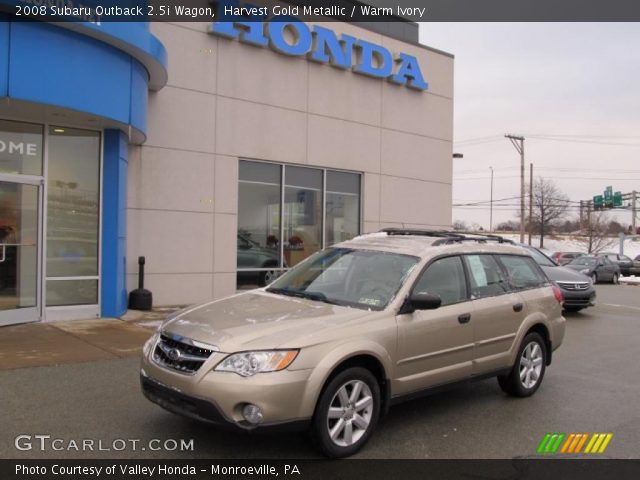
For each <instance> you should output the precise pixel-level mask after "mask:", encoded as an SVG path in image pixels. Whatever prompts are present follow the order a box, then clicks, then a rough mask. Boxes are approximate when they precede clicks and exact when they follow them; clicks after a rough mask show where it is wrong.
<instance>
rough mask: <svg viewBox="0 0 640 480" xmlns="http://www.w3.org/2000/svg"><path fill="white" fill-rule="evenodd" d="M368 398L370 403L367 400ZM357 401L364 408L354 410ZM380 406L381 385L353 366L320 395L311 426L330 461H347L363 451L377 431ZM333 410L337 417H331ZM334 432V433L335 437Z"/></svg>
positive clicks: (321, 448)
mask: <svg viewBox="0 0 640 480" xmlns="http://www.w3.org/2000/svg"><path fill="white" fill-rule="evenodd" d="M355 387H358V389H359V390H358V393H357V396H356V397H357V398H352V397H353V396H354V395H355V394H356V392H354V390H355ZM341 393H343V394H346V396H343V395H341ZM367 398H370V400H369V401H366V400H367ZM354 400H355V403H356V405H357V404H358V403H361V404H362V405H363V407H361V408H360V409H358V407H357V406H356V407H355V408H353V406H352V405H353V401H354ZM380 403H381V402H380V386H379V385H378V381H377V380H376V378H375V377H374V376H373V374H372V373H371V372H370V371H369V370H367V369H366V368H362V367H353V368H349V369H347V370H344V371H343V372H340V373H339V374H338V375H336V376H335V377H334V378H333V379H332V380H331V381H330V382H329V384H328V385H327V386H326V387H325V389H324V390H323V392H322V394H321V395H320V398H319V400H318V404H317V405H316V411H315V414H314V416H313V422H312V427H311V428H312V435H313V438H314V440H315V442H316V443H317V445H318V447H319V449H320V450H321V451H322V453H323V454H324V455H326V456H327V457H329V458H344V457H348V456H350V455H353V454H354V453H356V452H357V451H358V450H360V449H361V448H362V447H363V446H364V445H365V443H367V441H368V440H369V438H370V437H371V434H372V433H373V431H374V430H375V428H376V424H377V423H378V418H379V416H380ZM365 405H366V406H365ZM330 409H331V410H332V415H335V416H336V417H335V418H329V412H330ZM332 430H335V434H334V436H333V438H332V435H331V431H332ZM349 431H351V438H350V439H349V437H348V432H349Z"/></svg>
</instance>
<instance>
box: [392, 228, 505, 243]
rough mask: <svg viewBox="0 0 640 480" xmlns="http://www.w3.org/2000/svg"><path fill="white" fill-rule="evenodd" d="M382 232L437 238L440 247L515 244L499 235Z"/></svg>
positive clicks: (423, 231) (435, 231)
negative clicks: (467, 244)
mask: <svg viewBox="0 0 640 480" xmlns="http://www.w3.org/2000/svg"><path fill="white" fill-rule="evenodd" d="M380 231H381V232H384V233H386V234H387V235H417V236H424V237H437V238H438V240H436V241H435V242H433V245H434V246H438V245H450V244H452V243H459V242H479V243H486V242H498V243H509V244H515V242H514V241H512V240H509V239H507V238H502V237H501V236H499V235H490V234H489V235H479V234H471V236H470V235H469V234H466V233H463V232H452V231H447V230H419V229H413V228H383V229H382V230H380Z"/></svg>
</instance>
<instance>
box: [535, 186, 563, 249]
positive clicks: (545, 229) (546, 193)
mask: <svg viewBox="0 0 640 480" xmlns="http://www.w3.org/2000/svg"><path fill="white" fill-rule="evenodd" d="M530 188H531V187H530ZM568 211H569V197H567V196H566V195H565V194H564V193H562V192H561V191H560V190H559V189H558V187H557V186H556V184H555V183H554V182H553V180H549V179H547V178H542V177H538V178H536V179H535V180H534V182H533V215H532V218H531V222H532V223H533V227H534V228H535V230H536V231H537V232H538V233H539V235H540V248H543V247H544V236H545V234H547V233H549V232H550V231H551V227H552V226H553V225H554V223H555V222H557V221H558V220H561V219H562V218H564V217H565V216H566V215H567V213H568Z"/></svg>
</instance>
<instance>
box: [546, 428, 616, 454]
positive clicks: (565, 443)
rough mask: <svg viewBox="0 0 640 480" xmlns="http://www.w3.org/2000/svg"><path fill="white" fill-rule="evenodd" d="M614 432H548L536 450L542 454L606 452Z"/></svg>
mask: <svg viewBox="0 0 640 480" xmlns="http://www.w3.org/2000/svg"><path fill="white" fill-rule="evenodd" d="M612 438H613V433H569V434H566V433H557V432H552V433H547V434H545V436H544V437H543V438H542V441H541V442H540V444H539V445H538V449H537V450H536V451H537V453H538V454H541V455H553V454H556V453H560V454H572V453H573V454H576V453H589V454H594V453H596V454H597V453H604V451H605V450H606V449H607V447H608V446H609V442H610V441H611V439H612ZM583 448H584V450H583Z"/></svg>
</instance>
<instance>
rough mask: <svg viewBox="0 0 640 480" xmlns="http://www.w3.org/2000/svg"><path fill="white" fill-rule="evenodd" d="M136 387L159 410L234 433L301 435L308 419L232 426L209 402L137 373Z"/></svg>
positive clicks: (215, 406) (308, 421) (230, 421)
mask: <svg viewBox="0 0 640 480" xmlns="http://www.w3.org/2000/svg"><path fill="white" fill-rule="evenodd" d="M140 386H141V387H142V393H143V394H144V396H145V397H146V398H147V400H149V401H151V402H153V403H155V404H156V405H159V406H161V407H162V408H164V409H165V410H167V411H169V412H171V413H175V414H177V415H182V416H183V417H188V418H192V419H194V420H198V421H201V422H206V423H210V424H212V425H215V426H217V427H222V428H227V429H231V430H236V431H244V432H249V431H253V430H260V431H267V430H268V431H269V432H272V431H302V430H306V429H307V428H309V424H310V422H311V420H310V419H299V420H289V421H283V422H272V423H261V424H259V425H252V424H249V423H247V422H245V421H239V422H235V421H232V420H230V419H228V418H226V417H225V415H224V414H223V413H222V411H221V410H220V407H219V406H218V405H216V404H215V403H214V402H213V401H211V400H206V399H203V398H198V397H194V396H191V395H186V394H184V393H182V392H179V391H177V390H174V389H172V388H170V387H167V386H166V385H163V384H161V383H160V382H158V381H156V380H153V379H152V378H149V377H148V376H146V374H145V373H144V372H141V373H140Z"/></svg>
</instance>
